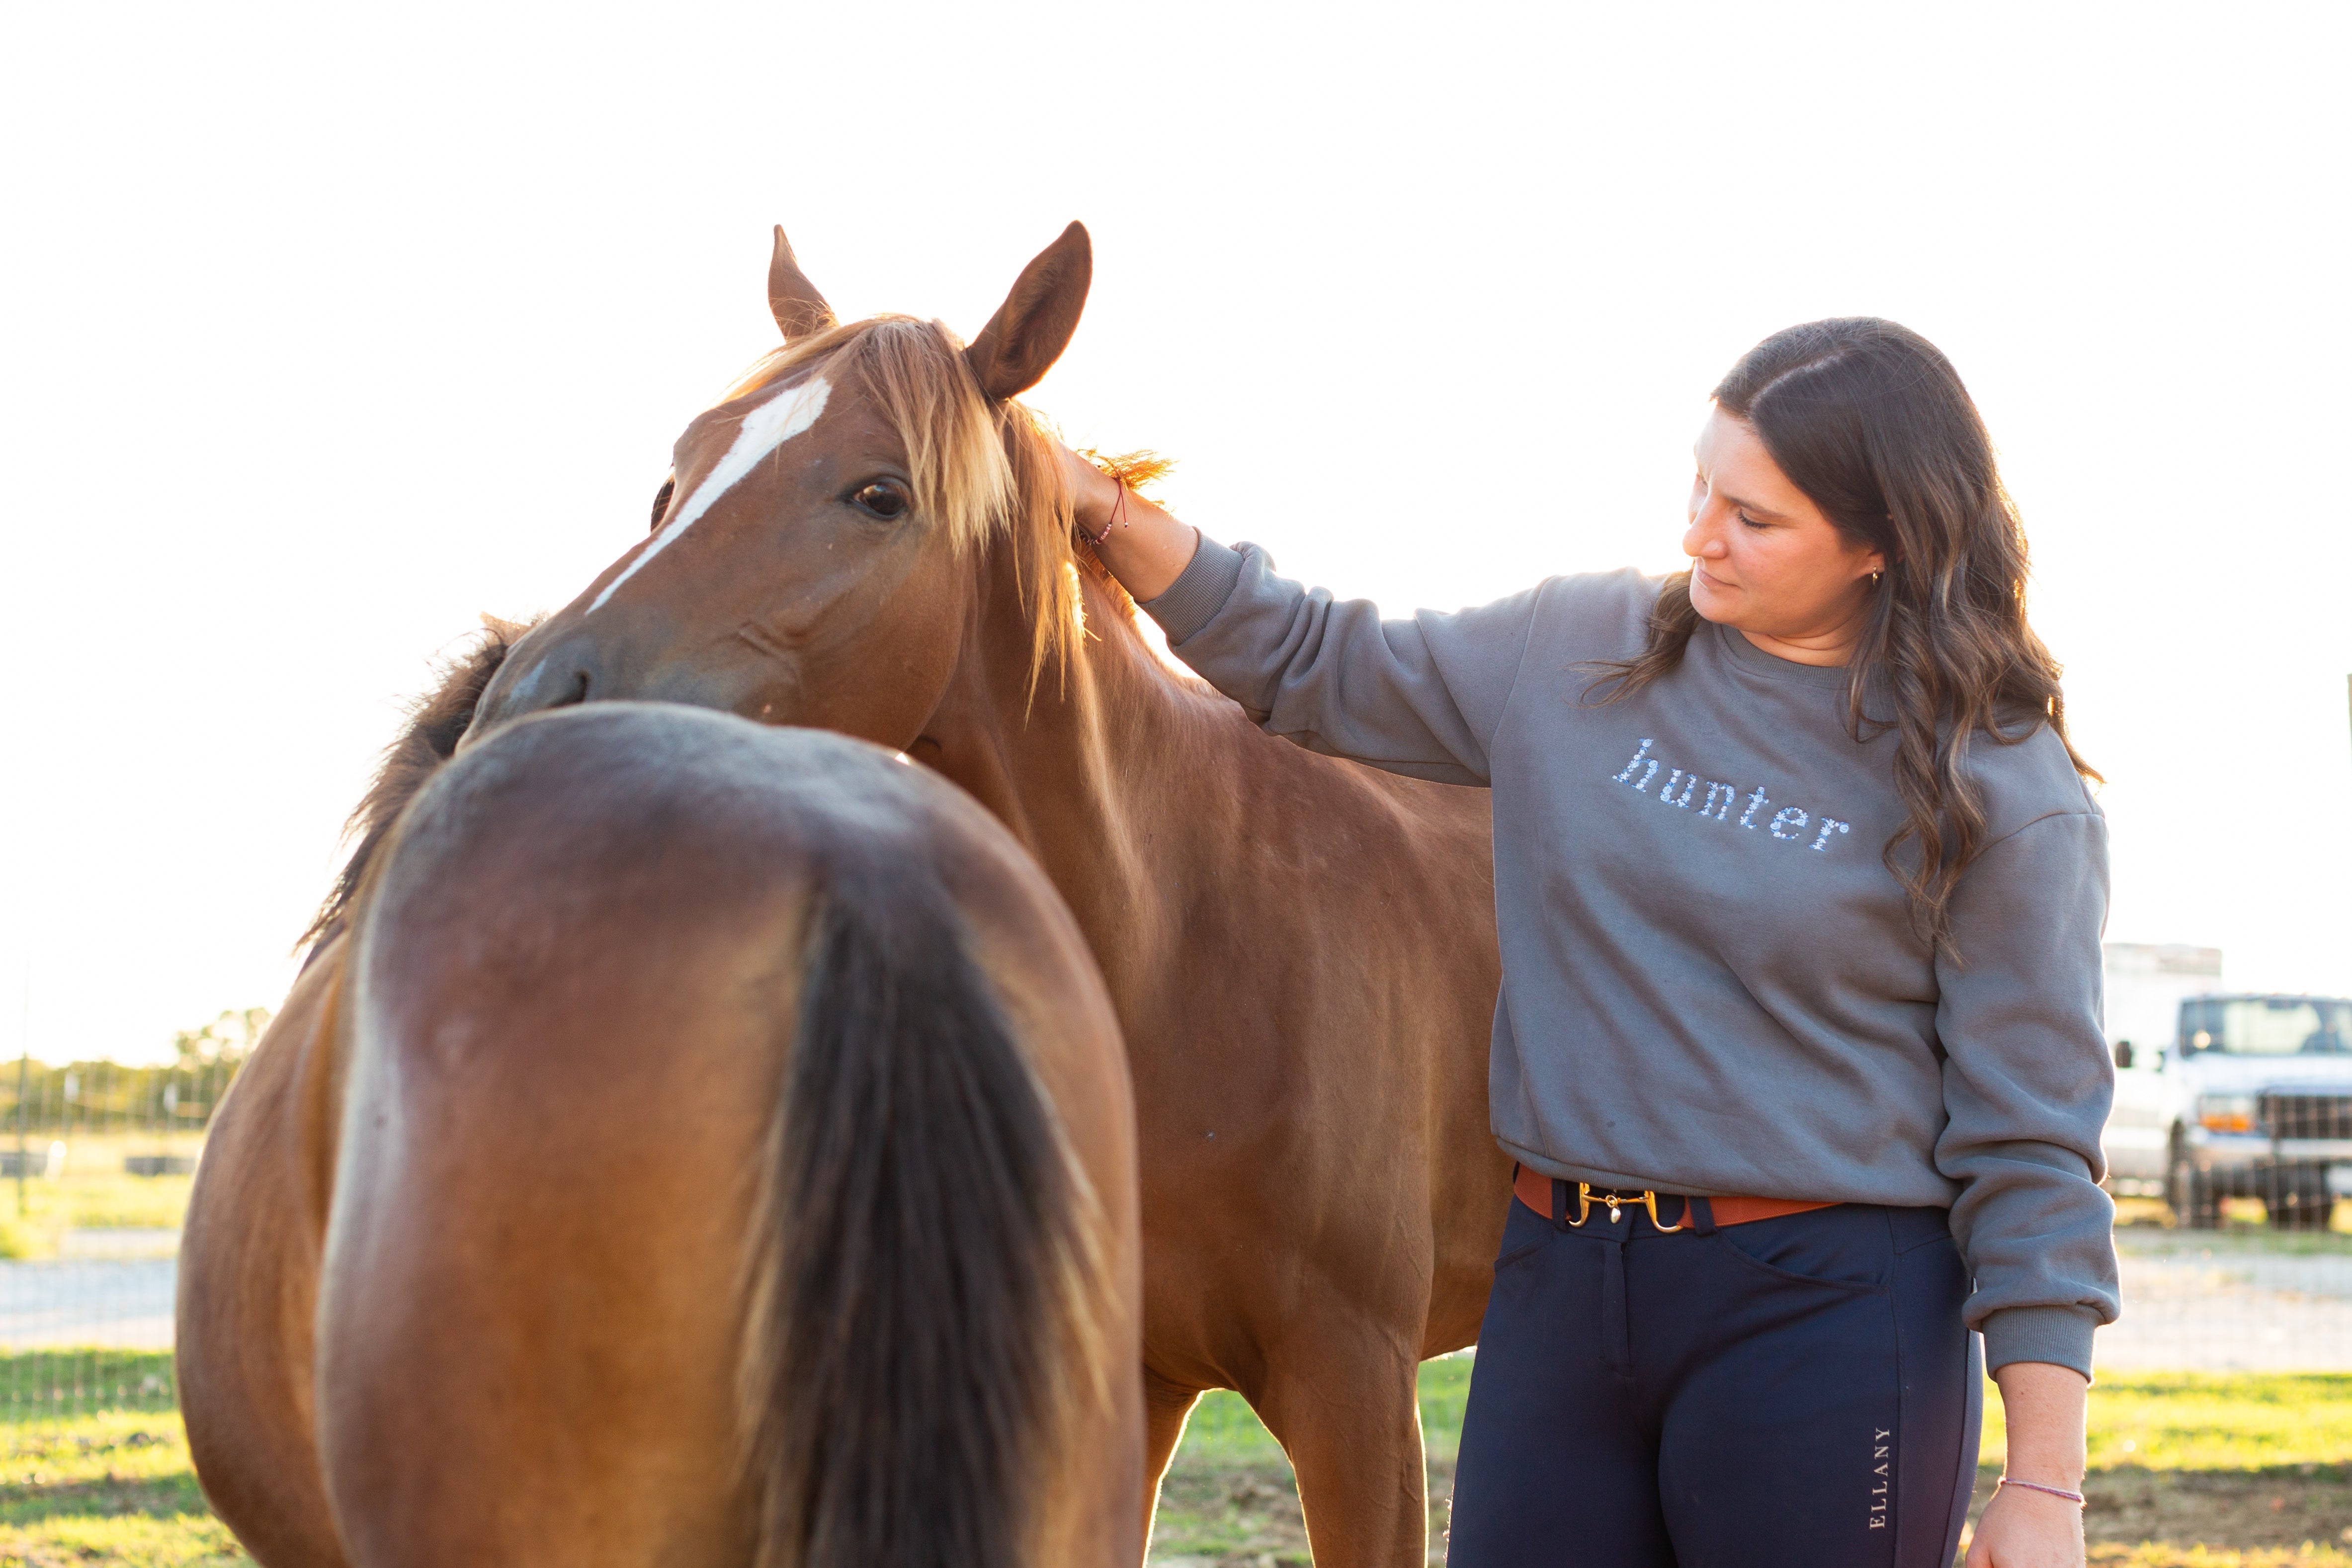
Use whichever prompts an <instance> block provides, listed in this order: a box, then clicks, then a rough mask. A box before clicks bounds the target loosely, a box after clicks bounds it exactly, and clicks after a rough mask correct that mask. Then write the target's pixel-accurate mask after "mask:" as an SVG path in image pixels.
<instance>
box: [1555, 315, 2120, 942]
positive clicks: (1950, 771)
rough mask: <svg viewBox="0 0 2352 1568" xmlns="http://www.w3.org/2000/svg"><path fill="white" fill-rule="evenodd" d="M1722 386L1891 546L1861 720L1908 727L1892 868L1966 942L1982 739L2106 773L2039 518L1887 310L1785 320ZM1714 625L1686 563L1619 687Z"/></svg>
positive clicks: (1849, 533)
mask: <svg viewBox="0 0 2352 1568" xmlns="http://www.w3.org/2000/svg"><path fill="white" fill-rule="evenodd" d="M1715 402H1716V406H1717V407H1718V408H1720V409H1721V410H1722V411H1723V412H1724V413H1727V414H1729V415H1731V416H1733V417H1734V418H1736V419H1738V420H1740V421H1742V422H1743V423H1746V424H1748V427H1749V428H1751V429H1753V430H1754V431H1755V432H1756V434H1757V436H1758V438H1759V439H1760V440H1761V441H1762V442H1763V443H1764V447H1765V450H1766V451H1768V452H1769V453H1770V454H1771V455H1772V460H1773V461H1774V462H1775V463H1778V464H1779V465H1780V471H1781V472H1782V473H1783V474H1785V475H1787V476H1789V480H1790V483H1791V484H1793V485H1795V486H1797V488H1798V489H1800V490H1801V491H1803V492H1804V493H1805V494H1806V496H1808V497H1811V500H1812V502H1813V504H1814V505H1815V506H1818V507H1821V509H1822V514H1823V515H1824V516H1825V517H1828V518H1829V520H1830V521H1831V522H1832V523H1833V524H1835V525H1836V526H1837V528H1838V529H1839V530H1840V531H1841V532H1843V534H1845V535H1846V537H1847V538H1851V539H1853V540H1855V541H1856V542H1857V543H1860V544H1862V545H1864V546H1866V547H1867V548H1869V549H1874V550H1878V551H1880V552H1882V553H1883V554H1884V555H1885V559H1886V570H1885V573H1884V574H1883V575H1882V576H1881V578H1880V579H1879V580H1878V582H1877V584H1876V586H1875V587H1874V588H1873V589H1872V590H1871V602H1870V609H1869V613H1868V619H1867V621H1866V622H1865V623H1864V630H1863V633H1862V637H1861V641H1860V642H1859V643H1858V644H1857V645H1856V647H1855V649H1854V653H1853V659H1852V661H1851V664H1850V666H1849V668H1850V670H1851V677H1850V679H1849V680H1848V682H1847V685H1846V710H1847V718H1848V723H1849V726H1850V727H1851V728H1852V730H1853V737H1854V738H1855V739H1856V740H1857V741H1862V740H1868V739H1871V738H1873V737H1876V736H1879V735H1883V734H1885V732H1886V731H1888V730H1890V729H1892V730H1894V731H1895V737H1896V739H1895V789H1896V791H1897V792H1898V793H1900V794H1901V795H1902V797H1903V804H1904V807H1905V809H1906V811H1907V812H1908V820H1907V821H1906V822H1905V823H1904V825H1903V828H1902V830H1901V831H1899V832H1897V833H1896V834H1895V836H1894V837H1893V838H1892V839H1890V840H1888V841H1887V843H1886V847H1885V852H1884V855H1885V862H1886V866H1887V869H1888V870H1889V871H1892V872H1893V873H1895V875H1896V876H1897V877H1898V878H1900V879H1901V880H1902V883H1903V885H1904V887H1905V889H1906V891H1907V892H1908V893H1909V894H1910V896H1911V913H1912V919H1913V923H1914V924H1915V925H1916V927H1917V929H1918V931H1919V933H1920V935H1921V936H1924V937H1926V938H1927V940H1928V941H1929V942H1930V943H1931V944H1932V945H1933V946H1934V947H1935V949H1936V951H1937V954H1938V955H1940V956H1955V957H1956V956H1958V955H1957V951H1956V949H1955V948H1954V946H1953V943H1952V938H1951V921H1950V913H1949V911H1950V904H1951V899H1952V890H1953V889H1954V888H1955V887H1956V886H1957V885H1958V883H1959V880H1960V873H1962V872H1964V871H1966V870H1967V869H1968V867H1969V862H1971V861H1973V860H1975V859H1976V857H1977V856H1978V855H1979V853H1980V852H1982V851H1983V849H1984V847H1985V845H1984V836H1985V812H1984V800H1983V795H1982V792H1981V791H1980V790H1979V789H1978V787H1977V785H1976V783H1975V781H1974V780H1973V779H1970V778H1969V772H1968V766H1967V764H1968V754H1969V744H1970V742H1971V741H1972V740H1973V739H1974V738H1975V737H1977V736H1979V735H1982V736H1984V737H1986V738H1988V739H1990V740H1991V741H1992V742H1994V743H1995V744H1997V745H2002V746H2014V745H2016V744H2017V743H2018V742H2020V741H2021V740H2024V739H2026V738H2027V737H2031V736H2032V734H2033V733H2034V732H2035V731H2037V730H2039V729H2040V728H2042V727H2043V726H2044V725H2047V726H2048V727H2050V728H2051V729H2052V730H2053V731H2054V732H2055V733H2056V734H2057V736H2058V738H2059V740H2060V742H2061V743H2062V744H2063V745H2064V746H2065V747H2066V755H2067V757H2068V758H2069V759H2070V760H2072V761H2073V763H2074V769H2075V771H2076V772H2078V773H2080V774H2082V775H2083V776H2084V778H2086V779H2097V778H2098V777H2099V775H2098V773H2097V772H2096V771H2095V769H2094V768H2092V767H2091V765H2090V764H2089V763H2087V762H2085V761H2084V760H2083V757H2082V754H2081V753H2080V752H2077V751H2076V750H2075V749H2074V742H2073V741H2072V740H2069V739H2068V738H2067V735H2066V699H2065V696H2064V694H2063V692H2062V691H2061V690H2060V688H2059V684H2058V676H2059V665H2058V662H2057V661H2056V660H2055V659H2053V658H2052V657H2051V656H2050V651H2049V649H2047V648H2045V647H2043V646H2042V639H2041V638H2039V637H2037V636H2035V635H2034V633H2033V628H2032V626H2031V625H2029V624H2028V623H2027V622H2026V618H2025V580H2026V549H2025V529H2024V526H2023V524H2022V523H2021V521H2020V520H2019V518H2018V515H2017V506H2016V503H2015V502H2013V501H2011V499H2010V496H2009V492H2008V490H2007V489H2006V488H2004V487H2003V486H2002V485H2001V482H2000V467H1999V465H1998V464H1996V462H1995V461H1994V458H1993V450H1992V439H1991V437H1990V435H1988V434H1986V431H1985V425H1984V419H1983V417H1982V416H1981V415H1980V414H1979V413H1977V406H1976V404H1975V402H1972V401H1971V400H1970V399H1969V393H1968V389H1967V388H1966V387H1965V386H1963V385H1962V384H1961V382H1960V378H1959V374H1958V371H1954V370H1953V369H1952V365H1951V361H1948V360H1947V359H1945V358H1944V356H1943V354H1942V353H1941V352H1939V351H1938V350H1937V348H1936V346H1935V345H1934V344H1933V343H1930V342H1928V341H1927V339H1925V338H1922V337H1921V336H1919V334H1917V333H1916V332H1914V331H1912V330H1910V329H1908V328H1905V327H1899V326H1896V325H1895V323H1894V322H1892V321H1882V320H1879V319H1876V318H1874V317H1867V316H1860V317H1843V318H1840V319H1834V320H1829V321H1811V322H1808V323H1806V324H1805V325H1803V326H1801V327H1790V328H1789V329H1787V330H1785V331H1780V332H1775V333H1774V334H1772V336H1770V337H1769V338H1767V339H1765V340H1763V341H1762V342H1760V343H1759V344H1757V345H1756V347H1754V348H1753V349H1750V350H1748V353H1747V354H1746V356H1745V357H1743V358H1742V359H1741V360H1740V361H1739V362H1738V364H1737V365H1734V366H1733V367H1732V368H1731V373H1730V374H1729V375H1727V376H1726V377H1724V378H1723V384H1722V385H1720V386H1718V387H1717V388H1716V389H1715ZM1701 624H1702V621H1701V617H1700V615H1699V613H1698V611H1697V610H1696V608H1695V607H1694V606H1693V605H1692V603H1691V598H1690V574H1689V573H1688V572H1682V573H1679V574H1677V575H1675V576H1674V577H1671V578H1668V579H1667V580H1666V584H1665V587H1664V589H1663V590H1661V591H1660V592H1659V594H1658V601H1657V604H1656V605H1655V607H1654V609H1653V610H1652V611H1651V612H1650V623H1649V635H1648V639H1647V642H1646V643H1645V645H1644V646H1643V650H1642V652H1641V653H1640V654H1638V655H1637V656H1635V657H1633V658H1632V659H1627V660H1623V661H1622V662H1614V663H1612V664H1608V665H1607V666H1605V667H1606V668H1607V669H1608V671H1609V672H1610V673H1609V674H1605V675H1604V676H1603V677H1602V678H1601V681H1600V682H1599V683H1598V685H1596V687H1595V690H1596V692H1601V691H1605V696H1604V698H1603V700H1605V701H1608V702H1617V701H1620V700H1622V699H1623V698H1625V697H1628V696H1631V695H1633V693H1635V692H1637V691H1639V690H1641V689H1642V688H1643V686H1645V685H1649V684H1650V683H1651V682H1652V681H1654V680H1656V679H1658V678H1659V677H1660V676H1662V675H1664V674H1666V673H1667V672H1669V671H1671V670H1673V669H1674V668H1675V666H1676V665H1677V664H1680V663H1681V662H1682V657H1683V651H1684V649H1685V647H1687V646H1688V644H1689V643H1690V640H1691V637H1692V634H1693V633H1695V632H1697V630H1698V629H1699V626H1700V625H1701ZM1866 704H1868V705H1872V706H1876V705H1881V704H1884V705H1886V706H1891V707H1892V709H1893V716H1891V717H1887V716H1880V715H1875V714H1873V713H1871V712H1869V711H1868V710H1867V707H1866V706H1865V705H1866Z"/></svg>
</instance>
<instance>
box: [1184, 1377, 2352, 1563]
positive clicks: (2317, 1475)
mask: <svg viewBox="0 0 2352 1568" xmlns="http://www.w3.org/2000/svg"><path fill="white" fill-rule="evenodd" d="M1470 1369H1471V1362H1470V1361H1469V1359H1468V1358H1466V1357H1465V1358H1460V1359H1454V1360H1448V1361H1437V1362H1431V1363H1428V1364H1425V1365H1424V1366H1423V1368H1422V1369H1421V1408H1422V1426H1423V1434H1424V1437H1425V1440H1426V1441H1427V1444H1428V1447H1429V1457H1430V1495H1431V1500H1432V1504H1433V1507H1432V1538H1433V1542H1434V1541H1435V1540H1436V1539H1437V1534H1436V1532H1437V1531H1440V1530H1442V1529H1443V1527H1444V1498H1445V1496H1446V1495H1447V1494H1448V1492H1449V1491H1450V1489H1451V1482H1452V1475H1453V1461H1454V1455H1455V1454H1456V1452H1458V1451H1459V1448H1460V1446H1461V1433H1462V1410H1463V1404H1464V1400H1465V1396H1466V1395H1467V1392H1468V1388H1469V1377H1470ZM2090 1417H2091V1419H2090V1458H2091V1467H2092V1475H2091V1479H2090V1481H2089V1483H2088V1489H2087V1490H2089V1491H2090V1493H2091V1497H2092V1508H2091V1510H2090V1511H2089V1512H2088V1513H2087V1514H2086V1516H2085V1522H2086V1524H2087V1525H2088V1526H2089V1527H2090V1530H2091V1537H2092V1539H2091V1552H2090V1562H2091V1563H2095V1564H2099V1565H2102V1568H2105V1565H2108V1564H2115V1565H2119V1568H2287V1565H2290V1564H2291V1565H2294V1568H2352V1550H2348V1549H2352V1375H2330V1374H2268V1375H2226V1374H2211V1375H2208V1374H2195V1373H2156V1374H2150V1373H2141V1374H2135V1375H2120V1374H2118V1375H2109V1376H2105V1377H2102V1378H2101V1379H2100V1380H2099V1383H2098V1385H2097V1386H2096V1387H2095V1389H2094V1390H2093V1391H2092V1394H2091V1407H2090ZM2003 1440H2004V1429H2003V1426H2002V1421H2001V1408H2000V1393H1999V1391H1998V1390H1997V1389H1995V1388H1994V1387H1993V1386H1992V1385H1990V1384H1987V1385H1986V1387H1985V1436H1984V1448H1983V1451H1982V1458H1983V1461H1984V1462H1983V1466H1982V1469H1981V1470H1980V1484H1979V1502H1981V1501H1982V1500H1983V1499H1984V1498H1985V1497H1987V1496H1989V1495H1990V1489H1991V1483H1992V1480H1993V1479H1994V1478H1995V1477H1997V1476H1998V1475H1999V1474H2000V1458H2001V1449H2002V1444H2003ZM1297 1520H1298V1504H1297V1487H1296V1484H1295V1482H1294V1481H1293V1479H1292V1478H1291V1475H1290V1470H1289V1467H1288V1465H1287V1464H1286V1463H1285V1462H1284V1459H1283V1456H1282V1449H1281V1448H1280V1446H1279V1445H1277V1444H1276V1442H1275V1440H1274V1438H1273V1437H1271V1436H1269V1435H1268V1434H1267V1432H1266V1430H1265V1427H1262V1426H1260V1425H1259V1424H1258V1421H1257V1418H1256V1416H1254V1415H1252V1414H1251V1412H1250V1409H1249V1406H1247V1405H1246V1404H1244V1403H1243V1401H1242V1399H1241V1397H1240V1396H1238V1395H1234V1394H1224V1393H1216V1394H1210V1395H1206V1396H1202V1400H1201V1402H1200V1404H1198V1405H1197V1406H1194V1407H1193V1415H1192V1421H1191V1423H1190V1424H1189V1425H1188V1426H1187V1427H1186V1428H1185V1433H1184V1441H1183V1444H1182V1446H1181V1448H1179V1449H1178V1450H1177V1455H1176V1460H1175V1463H1174V1464H1173V1465H1172V1466H1171V1468H1170V1470H1169V1476H1168V1483H1167V1487H1166V1489H1165V1490H1164V1492H1163V1494H1162V1498H1161V1504H1160V1521H1159V1525H1158V1528H1157V1529H1156V1530H1155V1531H1154V1532H1153V1540H1152V1558H1153V1561H1155V1562H1160V1563H1166V1562H1171V1561H1182V1562H1193V1563H1215V1564H1250V1563H1274V1564H1276V1565H1277V1568H1285V1565H1296V1564H1303V1563H1305V1562H1306V1561H1307V1558H1306V1544H1305V1539H1306V1538H1305V1535H1304V1533H1303V1532H1302V1531H1300V1529H1299V1528H1298V1524H1297ZM2209 1543H2210V1544H2209ZM1435 1551H1436V1548H1435V1546H1434V1545H1433V1558H1432V1561H1433V1563H1434V1562H1437V1561H1439V1559H1438V1558H1437V1557H1436V1556H1435V1555H1434V1552H1435Z"/></svg>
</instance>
